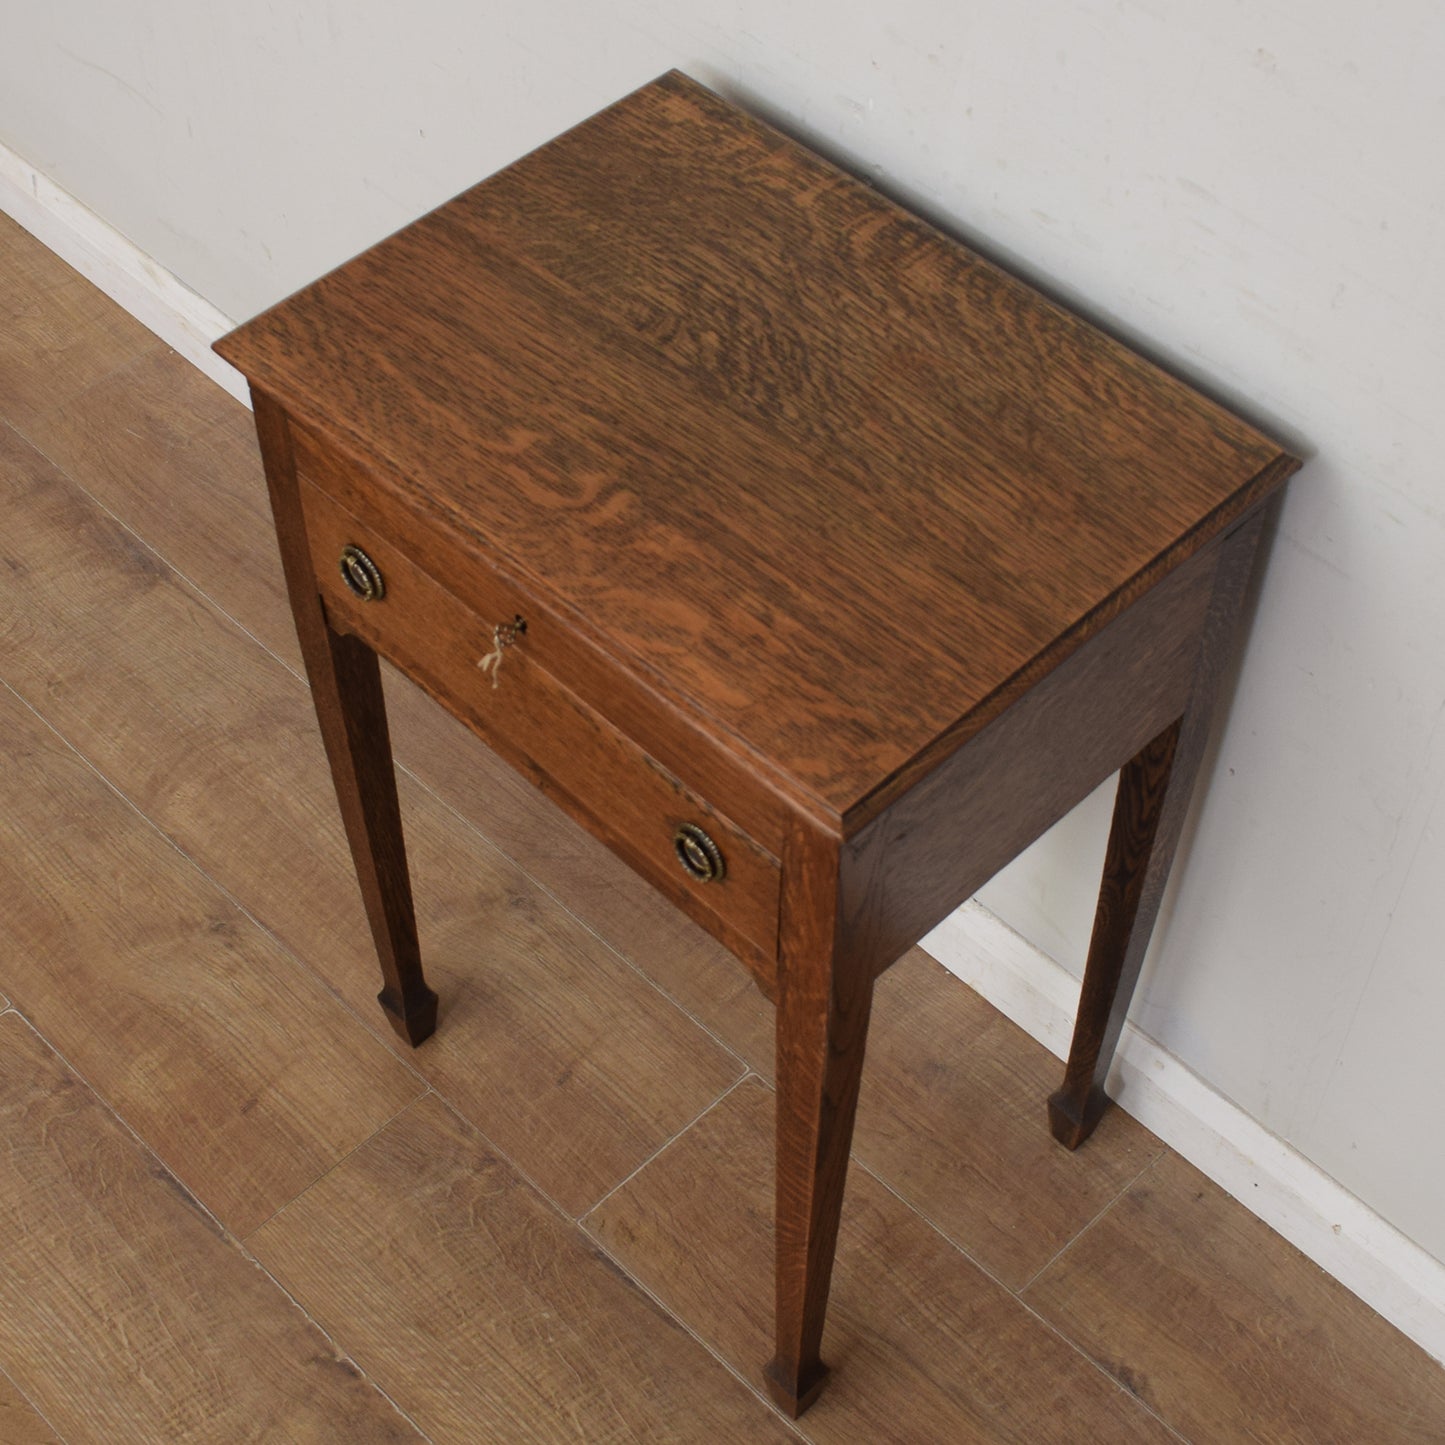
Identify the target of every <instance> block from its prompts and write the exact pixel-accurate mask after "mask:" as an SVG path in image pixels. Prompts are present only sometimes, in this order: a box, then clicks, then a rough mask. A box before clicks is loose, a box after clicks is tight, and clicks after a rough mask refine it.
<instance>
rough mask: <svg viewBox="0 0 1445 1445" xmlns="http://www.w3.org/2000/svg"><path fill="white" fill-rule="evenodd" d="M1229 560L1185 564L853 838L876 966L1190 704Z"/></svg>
mask: <svg viewBox="0 0 1445 1445" xmlns="http://www.w3.org/2000/svg"><path fill="white" fill-rule="evenodd" d="M1215 561H1216V553H1215V551H1214V550H1213V549H1212V548H1211V549H1209V550H1206V551H1205V552H1203V553H1200V554H1199V555H1198V556H1196V557H1194V558H1192V559H1191V560H1190V561H1189V562H1187V563H1185V564H1184V565H1183V566H1181V567H1179V568H1178V569H1177V570H1176V571H1174V572H1172V573H1171V574H1170V575H1169V576H1168V577H1167V578H1166V579H1165V580H1164V581H1163V582H1161V583H1160V584H1159V586H1157V587H1156V588H1154V589H1153V590H1152V591H1151V592H1149V593H1147V594H1146V595H1145V596H1144V597H1143V598H1141V599H1140V600H1139V601H1138V602H1136V603H1134V604H1133V605H1132V606H1131V607H1130V608H1129V609H1128V610H1127V611H1126V612H1124V613H1123V614H1122V615H1121V616H1119V617H1118V618H1116V619H1115V620H1114V621H1113V622H1112V623H1110V624H1109V625H1108V626H1107V627H1106V628H1104V630H1103V631H1102V632H1100V633H1098V634H1097V635H1096V636H1095V637H1093V638H1091V639H1090V641H1089V642H1087V643H1085V644H1084V646H1082V647H1081V648H1079V650H1078V651H1077V652H1075V653H1074V654H1073V655H1072V656H1071V657H1070V658H1069V659H1068V660H1067V661H1066V662H1065V663H1063V664H1062V665H1061V666H1059V667H1057V668H1055V669H1053V671H1051V672H1047V673H1045V674H1044V675H1043V676H1042V677H1041V678H1040V679H1039V681H1038V682H1037V684H1036V685H1035V686H1034V687H1033V688H1032V689H1030V690H1029V691H1028V692H1026V693H1025V694H1024V695H1023V697H1022V698H1021V699H1020V700H1019V701H1018V702H1016V703H1015V704H1014V705H1013V706H1012V707H1011V708H1009V709H1008V710H1007V711H1006V712H1004V713H1003V714H1002V715H1001V716H999V717H997V718H995V719H994V720H993V721H992V722H991V723H989V724H988V725H987V726H986V727H984V728H983V729H982V730H981V731H980V732H978V733H977V734H975V735H974V737H972V738H971V739H970V740H969V741H968V742H967V743H966V744H964V746H962V747H960V748H959V749H958V751H957V752H955V753H954V754H953V755H952V756H951V757H949V758H948V759H947V760H946V761H945V762H943V763H942V764H940V765H939V766H938V767H937V768H935V769H934V770H933V771H932V772H931V773H930V774H928V775H927V776H926V777H925V778H923V779H921V780H920V781H919V783H918V784H917V785H916V786H915V787H914V788H912V789H911V790H910V791H909V792H907V793H905V794H904V795H903V796H902V797H901V798H900V799H899V800H898V801H897V802H895V803H893V804H892V805H891V806H890V807H889V808H887V809H886V810H885V811H884V812H882V813H880V814H879V815H878V816H877V817H876V818H874V819H873V820H872V821H871V822H870V823H868V824H867V825H866V826H865V827H864V828H863V829H862V830H861V831H860V832H858V833H856V834H855V835H854V836H853V837H852V838H850V839H849V840H848V842H847V844H846V845H845V852H844V858H843V866H844V868H845V869H846V870H847V872H848V875H849V879H850V891H851V893H852V895H853V896H854V897H855V898H856V899H857V904H856V906H855V915H854V918H853V919H852V924H853V935H854V938H855V942H854V947H856V948H857V949H859V950H860V951H861V952H863V953H864V954H866V956H867V958H868V960H869V962H870V963H871V966H872V967H873V969H874V971H875V972H879V971H882V970H883V969H886V968H888V967H889V966H890V965H891V964H892V963H893V962H894V960H896V959H897V958H898V957H899V955H900V954H901V953H903V951H904V950H905V949H907V948H908V947H909V946H910V945H912V944H914V943H916V942H917V941H918V940H919V939H920V938H922V937H923V935H924V934H925V933H927V932H928V930H929V929H930V928H932V927H933V926H934V924H936V923H937V922H938V920H939V919H940V918H943V917H944V916H945V915H947V914H948V913H950V912H952V910H953V909H954V908H956V907H958V905H959V904H961V903H962V902H963V901H964V900H965V899H967V898H971V897H972V896H973V895H974V894H975V893H977V892H978V890H979V889H980V888H981V887H982V886H983V885H984V884H985V883H987V882H988V880H989V879H990V878H992V877H993V875H994V874H995V873H997V872H998V870H999V869H1000V868H1002V867H1003V866H1004V864H1005V863H1007V862H1008V861H1009V860H1010V859H1012V858H1014V857H1016V856H1017V855H1018V853H1020V852H1021V851H1022V850H1023V849H1024V848H1026V847H1027V846H1028V845H1029V844H1030V843H1032V842H1033V841H1034V839H1035V838H1037V837H1038V836H1039V835H1040V834H1041V833H1043V832H1044V830H1045V829H1047V828H1048V827H1050V826H1051V825H1052V824H1053V823H1055V822H1056V821H1057V820H1058V819H1059V818H1060V817H1061V816H1062V815H1063V814H1064V813H1065V812H1067V811H1068V809H1069V808H1071V807H1072V806H1073V805H1074V804H1075V803H1076V802H1078V800H1079V799H1080V798H1083V797H1086V796H1087V795H1088V794H1089V793H1090V792H1092V791H1093V789H1094V788H1096V787H1097V786H1098V785H1099V784H1100V783H1102V782H1103V781H1104V780H1105V779H1106V778H1107V777H1108V776H1109V774H1110V773H1112V772H1114V771H1115V769H1117V768H1118V767H1119V766H1120V765H1121V764H1123V763H1124V762H1126V761H1127V760H1128V758H1129V757H1130V756H1131V755H1132V754H1133V753H1134V751H1135V749H1136V748H1138V747H1139V746H1140V745H1141V744H1142V743H1143V742H1144V741H1145V740H1146V739H1147V738H1149V737H1151V736H1152V735H1153V734H1154V733H1155V732H1156V731H1157V730H1158V729H1159V728H1161V727H1163V726H1164V725H1165V724H1166V722H1167V721H1168V720H1169V719H1170V718H1173V717H1176V716H1178V713H1179V710H1180V709H1181V708H1182V707H1183V706H1184V703H1185V700H1186V699H1187V697H1188V696H1189V689H1190V686H1191V684H1192V682H1193V678H1194V664H1195V661H1196V659H1197V656H1198V651H1199V646H1198V633H1199V629H1200V627H1201V626H1202V625H1203V622H1204V617H1205V613H1206V611H1207V610H1208V606H1209V598H1210V594H1211V589H1212V584H1213V580H1214V571H1215Z"/></svg>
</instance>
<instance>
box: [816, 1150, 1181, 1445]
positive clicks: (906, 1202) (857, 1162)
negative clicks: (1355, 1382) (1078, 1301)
mask: <svg viewBox="0 0 1445 1445" xmlns="http://www.w3.org/2000/svg"><path fill="white" fill-rule="evenodd" d="M1166 1153H1168V1150H1167V1149H1166V1150H1163V1151H1161V1153H1160V1154H1158V1155H1156V1156H1155V1157H1154V1158H1153V1159H1151V1160H1150V1161H1149V1163H1148V1164H1146V1165H1145V1166H1144V1168H1143V1169H1141V1170H1140V1171H1139V1173H1138V1174H1136V1175H1135V1176H1134V1178H1133V1179H1131V1180H1130V1181H1129V1183H1128V1185H1126V1186H1125V1188H1124V1189H1122V1190H1120V1192H1119V1193H1118V1194H1117V1195H1115V1197H1114V1198H1113V1199H1111V1200H1110V1201H1109V1203H1108V1204H1107V1205H1106V1206H1105V1207H1104V1208H1103V1209H1101V1210H1100V1211H1099V1213H1098V1214H1097V1215H1096V1216H1095V1217H1094V1219H1092V1220H1090V1221H1089V1223H1088V1224H1087V1225H1085V1226H1084V1228H1083V1229H1081V1230H1080V1231H1079V1234H1078V1235H1075V1236H1074V1238H1073V1239H1070V1241H1069V1243H1068V1244H1066V1245H1065V1246H1064V1248H1063V1249H1061V1250H1059V1251H1058V1254H1056V1255H1055V1256H1054V1258H1055V1259H1056V1258H1058V1255H1059V1254H1063V1253H1064V1252H1065V1250H1067V1249H1068V1248H1069V1246H1070V1245H1072V1244H1073V1243H1074V1240H1075V1239H1077V1238H1078V1237H1079V1235H1083V1234H1086V1233H1087V1232H1088V1231H1089V1230H1090V1229H1092V1228H1093V1226H1094V1224H1096V1223H1097V1222H1098V1220H1099V1219H1101V1218H1103V1216H1104V1215H1105V1214H1107V1213H1108V1212H1109V1210H1110V1209H1112V1208H1113V1207H1114V1206H1115V1205H1116V1204H1117V1203H1118V1202H1119V1200H1120V1199H1122V1198H1123V1197H1124V1195H1125V1194H1127V1193H1128V1192H1129V1190H1130V1189H1132V1188H1133V1187H1134V1185H1135V1184H1137V1183H1138V1182H1139V1180H1140V1179H1142V1178H1143V1177H1144V1175H1145V1174H1147V1173H1148V1172H1149V1170H1151V1169H1152V1168H1153V1167H1154V1166H1155V1165H1156V1164H1157V1163H1158V1162H1159V1160H1160V1159H1161V1158H1163V1156H1164V1154H1166ZM852 1167H853V1168H855V1169H857V1168H861V1169H862V1170H863V1172H864V1173H865V1174H868V1175H869V1176H870V1177H871V1178H873V1179H874V1180H876V1181H877V1182H878V1183H879V1184H880V1185H882V1187H883V1188H884V1189H886V1190H887V1191H888V1193H890V1194H891V1195H893V1197H894V1198H895V1199H897V1200H898V1202H899V1203H900V1204H902V1205H903V1206H904V1208H906V1209H908V1210H909V1211H910V1212H912V1213H913V1214H915V1215H917V1217H918V1218H919V1219H921V1220H922V1221H923V1222H924V1224H926V1225H927V1226H928V1228H929V1229H931V1230H933V1232H934V1233H935V1234H937V1235H938V1237H939V1238H940V1239H942V1240H943V1242H944V1243H945V1244H947V1245H948V1246H949V1248H951V1249H954V1250H957V1251H958V1253H959V1254H961V1255H962V1256H963V1257H964V1258H965V1259H966V1260H968V1262H969V1263H970V1264H972V1265H973V1266H974V1267H975V1268H976V1269H977V1270H978V1271H979V1273H980V1274H983V1275H985V1276H987V1278H988V1279H989V1280H991V1281H992V1282H993V1283H994V1284H995V1285H997V1286H998V1287H999V1289H1001V1290H1003V1291H1004V1293H1005V1294H1007V1295H1008V1296H1009V1297H1010V1298H1012V1299H1013V1300H1014V1301H1015V1302H1016V1303H1017V1304H1018V1305H1020V1306H1021V1307H1022V1308H1023V1309H1024V1310H1026V1311H1027V1312H1028V1313H1029V1314H1030V1315H1032V1316H1033V1317H1034V1319H1036V1320H1037V1321H1038V1322H1039V1323H1040V1324H1041V1325H1043V1326H1044V1327H1045V1329H1047V1330H1048V1331H1049V1333H1050V1334H1053V1335H1055V1336H1056V1337H1057V1338H1058V1339H1060V1340H1062V1341H1063V1343H1064V1344H1066V1345H1067V1346H1068V1347H1069V1348H1070V1349H1071V1350H1073V1352H1074V1353H1075V1354H1077V1355H1080V1356H1082V1357H1083V1358H1084V1359H1085V1360H1087V1361H1088V1363H1089V1364H1090V1365H1091V1366H1092V1367H1093V1368H1094V1369H1095V1370H1097V1371H1098V1372H1099V1373H1100V1374H1101V1375H1103V1376H1104V1378H1105V1379H1106V1380H1108V1382H1109V1383H1110V1384H1111V1385H1112V1386H1113V1387H1114V1388H1115V1389H1116V1390H1118V1391H1119V1392H1120V1393H1121V1394H1122V1395H1125V1396H1126V1397H1127V1398H1128V1399H1130V1400H1131V1401H1133V1402H1134V1403H1135V1404H1136V1405H1138V1407H1139V1408H1140V1409H1141V1410H1143V1411H1145V1412H1146V1413H1147V1414H1149V1415H1151V1416H1152V1417H1153V1418H1154V1419H1155V1420H1157V1421H1158V1422H1159V1424H1160V1425H1162V1426H1163V1427H1164V1428H1165V1429H1166V1430H1168V1431H1169V1433H1170V1434H1171V1435H1173V1436H1174V1437H1175V1438H1176V1439H1178V1440H1181V1441H1183V1442H1184V1445H1192V1442H1190V1441H1189V1440H1188V1439H1187V1438H1186V1437H1185V1436H1184V1435H1182V1434H1180V1432H1179V1431H1178V1430H1176V1429H1175V1428H1174V1426H1173V1425H1171V1424H1170V1423H1169V1421H1167V1420H1166V1419H1164V1417H1163V1416H1162V1415H1160V1414H1159V1413H1158V1411H1157V1410H1155V1409H1154V1408H1153V1406H1151V1405H1150V1404H1149V1403H1148V1402H1147V1401H1146V1400H1143V1399H1141V1398H1140V1397H1139V1396H1138V1395H1136V1394H1135V1393H1134V1392H1133V1391H1132V1390H1129V1389H1126V1388H1125V1387H1124V1385H1123V1384H1122V1382H1121V1381H1120V1380H1119V1379H1118V1377H1117V1376H1115V1375H1113V1374H1111V1373H1110V1372H1109V1371H1108V1370H1107V1369H1105V1368H1104V1366H1103V1365H1101V1364H1100V1363H1099V1361H1098V1360H1096V1359H1095V1358H1094V1357H1093V1355H1091V1354H1090V1353H1089V1352H1088V1351H1087V1350H1086V1349H1084V1347H1083V1346H1082V1345H1080V1344H1079V1343H1078V1342H1077V1341H1076V1340H1073V1339H1071V1338H1070V1337H1069V1336H1068V1335H1066V1334H1065V1333H1064V1332H1063V1330H1061V1329H1060V1328H1059V1327H1058V1326H1057V1325H1056V1324H1054V1323H1053V1322H1052V1321H1051V1320H1048V1319H1046V1318H1045V1317H1044V1316H1043V1315H1041V1314H1040V1313H1039V1312H1038V1310H1036V1309H1035V1308H1034V1307H1033V1306H1032V1305H1031V1304H1030V1303H1029V1302H1028V1301H1027V1300H1026V1299H1024V1298H1023V1295H1022V1293H1021V1292H1020V1291H1019V1290H1016V1289H1012V1288H1011V1287H1010V1286H1009V1285H1007V1284H1006V1283H1005V1282H1004V1281H1003V1280H1002V1279H1000V1278H999V1277H998V1275H996V1274H995V1273H994V1272H993V1270H991V1269H990V1268H989V1267H988V1266H987V1265H986V1264H985V1263H984V1262H983V1261H982V1260H980V1259H978V1258H977V1257H976V1256H975V1255H973V1254H971V1253H970V1252H969V1251H968V1250H966V1249H965V1248H964V1247H963V1246H962V1245H961V1244H960V1243H959V1242H958V1241H957V1240H956V1239H954V1238H953V1236H952V1235H950V1234H949V1233H948V1231H947V1230H946V1229H944V1228H943V1227H942V1225H940V1224H939V1223H938V1222H937V1221H936V1220H934V1219H931V1218H930V1217H929V1216H928V1215H927V1214H926V1213H925V1212H924V1211H923V1210H921V1209H920V1208H919V1207H918V1206H917V1205H916V1204H914V1203H913V1201H912V1200H910V1199H909V1198H907V1197H906V1196H905V1195H904V1194H902V1193H900V1192H899V1190H898V1189H897V1188H896V1187H895V1186H894V1185H893V1184H891V1183H890V1182H889V1181H888V1180H887V1179H885V1178H884V1177H883V1176H882V1175H881V1174H880V1173H879V1172H878V1171H877V1170H876V1169H875V1168H873V1167H872V1166H871V1165H869V1164H868V1163H867V1162H866V1161H864V1160H862V1159H860V1158H858V1156H857V1155H856V1154H855V1155H853V1156H852ZM843 1207H844V1209H845V1211H846V1209H847V1201H846V1198H845V1200H844V1206H843ZM1049 1263H1050V1264H1052V1263H1053V1260H1052V1259H1051V1260H1050V1261H1049ZM1044 1268H1045V1269H1046V1268H1048V1266H1047V1265H1045V1266H1044ZM1042 1272H1043V1271H1042V1270H1040V1271H1037V1272H1036V1273H1035V1274H1034V1275H1032V1276H1031V1277H1030V1279H1029V1282H1028V1284H1029V1285H1031V1284H1033V1282H1034V1280H1036V1279H1037V1278H1038V1277H1039V1274H1041V1273H1042ZM1024 1288H1025V1289H1027V1288H1028V1285H1025V1286H1024Z"/></svg>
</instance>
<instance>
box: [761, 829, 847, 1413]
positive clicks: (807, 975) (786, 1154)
mask: <svg viewBox="0 0 1445 1445" xmlns="http://www.w3.org/2000/svg"><path fill="white" fill-rule="evenodd" d="M793 845H794V846H792V847H791V848H790V852H791V857H790V859H789V869H788V876H789V887H788V895H787V897H786V898H785V901H784V905H783V930H782V951H781V960H782V968H781V971H780V979H779V991H778V1016H777V1090H778V1099H777V1161H776V1210H775V1216H774V1231H775V1245H776V1253H777V1260H776V1276H775V1281H776V1282H775V1287H776V1291H777V1333H776V1353H775V1354H774V1356H773V1359H772V1361H771V1362H770V1363H769V1364H768V1366H767V1367H766V1377H767V1384H768V1389H769V1392H770V1393H771V1394H772V1396H773V1398H774V1399H775V1400H776V1401H777V1402H778V1404H779V1405H780V1406H781V1407H782V1408H783V1409H784V1410H786V1411H787V1412H788V1414H789V1415H791V1416H792V1417H793V1418H795V1419H796V1418H797V1416H799V1415H800V1414H802V1412H803V1411H804V1410H806V1409H807V1408H808V1406H809V1405H811V1404H812V1403H813V1401H814V1400H816V1399H817V1397H818V1393H819V1391H820V1390H821V1389H822V1388H823V1383H824V1381H825V1380H826V1378H827V1374H828V1367H827V1366H826V1365H825V1364H823V1362H822V1360H821V1358H820V1356H819V1351H820V1348H821V1345H822V1338H823V1318H824V1315H825V1313H826V1311H827V1307H828V1290H829V1286H830V1284H831V1282H832V1276H833V1256H834V1252H835V1250H836V1248H837V1243H838V1221H839V1218H840V1215H841V1213H842V1207H843V1187H844V1184H845V1182H846V1180H847V1173H848V1149H849V1145H850V1144H851V1142H852V1138H853V1120H854V1116H855V1114H856V1112H857V1105H858V1085H859V1081H860V1079H861V1077H862V1073H863V1053H864V1048H865V1045H866V1043H867V1037H868V1016H869V1012H870V1010H871V1007H872V1001H873V975H872V972H871V970H867V969H862V968H857V967H854V966H852V965H851V964H850V961H849V958H848V951H847V946H846V945H847V940H846V938H844V937H842V931H841V928H840V920H839V908H838V846H837V842H836V840H835V839H830V838H827V837H825V836H823V835H820V834H817V833H806V832H804V831H803V830H802V829H799V830H797V831H796V832H795V833H794V835H793Z"/></svg>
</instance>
